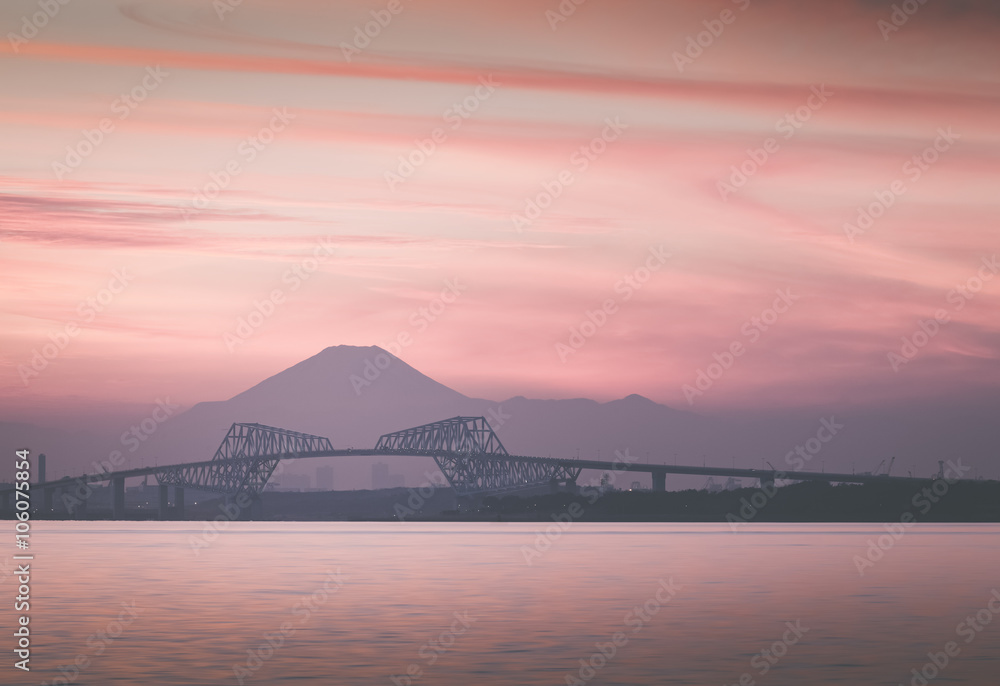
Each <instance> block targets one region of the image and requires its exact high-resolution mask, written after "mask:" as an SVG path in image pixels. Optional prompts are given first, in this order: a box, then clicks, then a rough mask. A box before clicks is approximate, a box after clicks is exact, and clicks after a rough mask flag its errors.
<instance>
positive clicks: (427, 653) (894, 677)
mask: <svg viewBox="0 0 1000 686" xmlns="http://www.w3.org/2000/svg"><path fill="white" fill-rule="evenodd" d="M33 526H34V528H33V532H32V548H33V549H32V551H31V552H33V553H34V554H35V555H36V559H35V560H34V562H33V566H32V578H31V583H32V607H31V624H30V627H31V629H32V660H31V665H32V667H33V669H32V671H31V673H30V675H25V673H24V672H20V671H18V670H15V669H13V668H12V659H11V658H10V652H9V651H8V650H7V649H6V648H5V650H4V653H5V655H7V657H6V658H5V662H4V664H3V665H2V667H0V683H3V684H11V685H19V684H40V683H43V682H46V681H49V682H52V680H54V679H57V678H58V677H59V676H60V672H59V671H58V669H57V668H58V667H59V666H63V667H65V668H66V669H65V670H64V672H63V674H64V675H66V676H65V679H66V680H65V681H61V680H58V679H57V680H56V681H55V682H54V683H75V684H93V685H95V686H108V685H117V684H212V685H215V684H237V683H239V682H238V680H237V678H236V675H235V674H234V665H239V666H241V668H242V670H245V671H243V672H241V676H242V677H243V681H244V683H246V684H296V685H298V684H336V685H353V684H392V683H394V682H393V680H392V679H391V677H392V676H395V677H396V681H395V683H399V684H406V683H412V684H426V685H428V686H432V685H452V684H454V685H462V686H467V685H469V684H511V685H518V686H525V685H534V684H566V683H567V679H566V677H567V675H570V676H571V677H572V678H571V682H572V683H587V684H628V685H633V684H699V685H701V684H710V685H713V686H717V685H720V684H725V685H727V686H728V685H729V684H736V683H739V680H740V678H741V676H742V675H747V676H744V677H743V678H744V684H746V685H749V684H750V683H753V684H754V685H755V686H756V685H758V684H776V685H780V684H887V685H889V684H892V685H895V684H900V683H903V684H908V685H909V684H910V683H911V679H912V673H911V671H910V670H911V669H914V668H916V669H918V670H919V669H921V668H923V667H924V665H925V664H926V663H928V656H927V654H928V652H929V651H930V652H940V651H942V650H943V649H944V647H945V645H946V643H948V642H949V641H955V642H956V643H957V644H958V648H959V651H960V652H959V653H958V655H957V656H956V657H949V658H948V664H947V665H946V666H944V667H943V668H942V669H940V673H939V674H938V675H937V677H936V678H934V679H933V680H932V682H931V683H934V684H937V683H943V684H976V685H977V686H978V685H984V686H985V685H991V686H992V685H994V684H997V683H998V682H1000V677H998V675H1000V621H996V622H993V623H991V624H988V625H977V626H979V628H980V629H981V631H977V630H974V629H972V628H966V629H965V635H959V634H958V633H957V632H956V628H957V627H959V625H960V623H961V622H963V621H964V620H965V618H966V617H967V616H969V615H973V616H974V615H975V614H976V612H977V611H981V613H980V617H981V619H984V618H987V617H988V616H992V612H991V611H990V610H989V609H986V608H988V602H989V600H990V597H991V593H992V591H993V589H996V588H1000V571H998V570H1000V545H998V541H1000V538H998V534H1000V526H998V525H993V524H990V525H917V526H915V527H914V528H912V529H910V530H908V531H907V532H906V533H905V535H903V537H902V538H901V539H899V540H898V541H896V542H894V544H893V547H891V548H890V549H889V550H887V551H886V552H884V555H883V557H882V558H881V559H880V560H878V561H877V562H876V563H875V564H874V565H873V566H871V567H866V568H865V569H864V572H865V573H864V576H862V575H860V574H859V572H858V569H857V565H856V562H855V560H854V556H856V555H861V556H864V555H865V554H866V548H867V541H868V540H869V539H872V538H877V537H878V536H879V535H882V534H885V529H884V528H883V526H882V525H875V524H871V525H869V524H863V525H858V524H849V525H845V524H791V525H790V524H774V525H759V526H753V527H746V528H744V529H742V530H740V531H739V532H737V533H733V532H731V531H730V530H729V527H728V526H727V525H718V524H583V523H575V524H573V525H572V526H571V528H570V529H569V530H568V531H566V532H565V533H558V534H557V533H556V531H557V530H556V529H555V528H553V529H552V532H553V533H552V534H551V535H549V536H548V537H544V538H543V539H542V540H541V541H539V537H538V532H540V531H544V529H545V524H544V523H542V524H505V523H495V524H481V523H472V524H466V523H441V524H416V523H342V522H330V523H326V522H324V523H271V522H268V523H256V522H237V523H231V524H230V525H229V526H228V528H227V529H226V530H224V531H222V532H221V533H219V534H218V536H217V537H216V538H215V539H214V540H213V541H211V542H210V543H208V544H207V547H203V548H199V549H198V551H197V554H196V552H195V550H194V549H193V548H192V545H191V542H192V540H193V539H194V538H195V537H198V536H201V535H202V534H203V528H204V523H195V522H148V523H147V522H143V523H131V522H130V523H122V522H35V523H34V524H33ZM882 542H883V544H884V545H886V546H887V547H888V544H889V539H888V538H885V539H883V541H882ZM536 543H538V547H537V548H536ZM546 543H548V544H550V545H549V547H548V549H547V550H545V551H544V552H541V553H540V555H538V556H537V557H535V556H533V555H532V556H531V558H532V559H531V562H532V564H531V565H528V564H526V562H525V557H526V552H539V550H540V549H541V548H544V547H545V544H546ZM10 547H11V549H12V548H13V545H12V543H11V546H10ZM11 552H13V550H11ZM671 580H672V582H673V586H675V587H676V589H675V590H673V591H671V590H668V587H669V586H670V583H671ZM15 591H16V589H15V582H14V578H13V577H12V576H5V578H4V579H3V581H2V582H0V593H2V594H4V595H5V596H7V597H8V598H11V599H12V598H13V596H14V595H15ZM658 591H659V597H660V601H657V600H655V598H656V595H657V592H658ZM671 593H673V595H672V597H671V595H670V594H671ZM647 601H648V603H649V604H648V606H647V609H648V610H649V612H648V613H647V612H646V611H645V610H642V608H641V606H643V605H644V604H646V603H647ZM123 604H124V605H123ZM637 606H639V608H640V611H641V613H642V614H637V613H636V612H635V608H636V607H637ZM126 607H128V608H130V609H126ZM993 607H994V609H996V610H1000V601H994V604H993ZM2 608H3V609H2V612H0V620H2V622H3V626H4V628H5V629H6V628H8V627H12V626H14V622H15V621H16V618H15V614H19V613H14V612H13V609H12V603H11V602H9V601H8V600H6V599H5V600H4V602H3V604H2ZM456 613H457V614H456ZM629 613H631V614H629ZM998 619H1000V618H998ZM283 625H284V627H285V629H284V635H282V634H283V630H282V626H283ZM966 626H967V625H966ZM790 627H795V628H796V630H793V629H792V628H790ZM101 631H104V634H103V635H102V634H100V633H99V632H101ZM616 632H621V633H620V634H619V635H618V641H619V645H617V646H615V645H614V640H615V634H616ZM5 633H6V631H5ZM265 634H267V635H269V636H270V637H271V641H272V643H274V644H276V645H277V647H276V648H272V647H271V646H270V645H268V643H267V641H266V639H265ZM969 634H971V642H969V643H966V638H968V637H969ZM6 635H7V636H8V637H9V636H10V634H9V633H6ZM6 642H7V643H9V644H11V645H10V647H13V643H12V639H11V638H7V639H6ZM776 642H777V645H774V644H775V643H776ZM597 643H600V644H609V643H610V646H607V645H606V646H605V648H604V651H605V652H607V653H609V654H610V653H611V651H612V650H614V655H613V656H611V657H610V658H609V659H605V657H604V656H603V655H602V654H601V653H600V652H598V648H597V647H595V644H597ZM445 645H447V647H445ZM772 649H773V650H774V652H775V654H777V653H781V657H780V658H778V657H773V656H771V657H770V660H769V659H768V657H765V656H762V655H760V651H762V650H772ZM248 651H253V652H255V653H256V655H254V656H253V657H251V655H250V654H248ZM78 656H80V662H79V664H81V665H85V666H83V667H79V671H75V670H74V669H73V668H68V666H69V665H71V664H73V662H74V660H76V659H77V658H78ZM261 657H263V658H265V659H260V658H261ZM581 659H582V660H584V661H585V662H586V661H590V662H591V664H592V665H594V666H596V668H595V667H592V666H590V665H588V666H587V667H581ZM940 659H941V658H939V660H940ZM772 662H773V664H771V663H772ZM764 667H767V671H766V673H764V674H762V673H761V672H762V670H763V669H764ZM408 669H409V670H411V673H412V674H414V675H417V674H419V675H418V676H411V677H410V681H409V682H408V681H407V679H406V678H404V676H405V675H406V674H407V670H408ZM931 669H937V668H934V667H933V666H932V667H931V668H929V670H928V674H931V671H930V670H931ZM590 670H593V671H590ZM25 676H30V678H25ZM71 677H72V678H73V680H72V681H70V680H69V679H70V678H71ZM574 678H575V679H578V680H579V681H574V680H573V679H574ZM916 683H920V682H919V681H917V682H916Z"/></svg>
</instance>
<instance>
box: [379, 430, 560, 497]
mask: <svg viewBox="0 0 1000 686" xmlns="http://www.w3.org/2000/svg"><path fill="white" fill-rule="evenodd" d="M375 450H376V451H379V452H384V453H387V454H406V455H427V456H429V457H432V458H433V459H434V462H435V463H436V464H437V466H438V468H439V469H440V470H441V472H442V473H443V474H444V476H445V478H446V479H448V483H449V484H451V487H452V488H453V489H454V490H455V493H456V494H457V495H460V496H471V495H479V494H482V493H503V492H509V491H518V490H524V489H530V488H534V487H543V486H544V487H551V486H556V485H569V484H575V483H576V479H577V477H578V476H579V475H580V469H578V468H575V467H573V466H571V465H568V464H567V463H566V462H565V461H560V460H551V459H545V458H537V457H523V456H518V455H511V454H510V453H508V452H507V449H506V448H505V447H504V445H503V443H502V442H501V441H500V438H499V437H498V436H497V435H496V433H495V432H494V431H493V427H491V426H490V425H489V422H487V421H486V418H485V417H452V418H451V419H445V420H442V421H439V422H431V423H430V424H423V425H421V426H416V427H413V428H410V429H403V430H402V431H395V432H393V433H388V434H383V435H382V436H381V437H380V438H379V439H378V443H377V444H376V445H375Z"/></svg>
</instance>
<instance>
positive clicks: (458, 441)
mask: <svg viewBox="0 0 1000 686" xmlns="http://www.w3.org/2000/svg"><path fill="white" fill-rule="evenodd" d="M395 455H405V456H414V457H417V456H423V457H430V458H432V459H433V460H434V462H435V463H436V464H437V466H438V468H439V469H440V470H441V472H442V473H443V474H444V476H445V478H446V479H447V480H448V483H449V485H450V486H451V488H452V489H453V490H454V491H455V493H456V494H457V495H458V496H463V497H471V496H480V495H496V494H503V493H512V492H518V491H526V490H532V489H538V488H549V489H558V488H568V489H572V488H574V487H575V486H576V482H577V479H578V478H579V476H580V472H582V471H583V470H584V469H594V470H599V471H605V472H609V471H616V472H621V471H628V472H645V473H649V474H650V475H651V476H652V481H653V490H654V491H665V490H666V477H667V474H683V475H700V476H713V477H714V476H719V477H740V478H750V479H756V480H758V481H759V483H760V484H761V485H762V486H768V485H770V486H773V485H774V482H775V480H777V479H790V480H794V481H826V482H830V483H859V484H863V483H886V482H889V481H912V482H916V481H924V480H925V479H914V478H908V477H893V476H888V475H884V474H877V475H873V474H837V473H827V472H806V471H796V472H788V473H786V472H782V471H778V470H774V469H770V470H764V469H743V468H735V467H733V468H726V467H705V466H702V467H697V466H685V465H681V466H678V465H666V464H650V463H641V462H638V461H637V460H635V459H634V458H632V459H629V458H628V456H627V451H626V455H625V456H622V455H620V454H619V456H618V459H616V460H613V461H612V460H581V459H569V458H552V457H534V456H529V455H511V454H510V453H508V451H507V449H506V448H505V447H504V445H503V443H501V441H500V438H499V437H498V436H497V435H496V433H495V432H494V431H493V428H492V427H491V426H490V425H489V423H488V422H487V420H486V419H485V418H484V417H452V418H450V419H445V420H442V421H437V422H431V423H429V424H423V425H421V426H416V427H413V428H409V429H403V430H402V431H396V432H393V433H388V434H383V435H382V436H381V437H380V438H379V440H378V442H377V443H376V444H375V447H374V448H371V449H360V450H358V449H354V448H348V449H337V448H334V447H333V445H332V444H331V442H330V439H328V438H325V437H323V436H315V435H312V434H306V433H300V432H296V431H288V430H286V429H280V428H276V427H272V426H265V425H263V424H244V423H236V424H233V425H232V426H231V427H230V429H229V432H228V433H227V434H226V437H225V438H224V439H223V440H222V443H221V444H220V445H219V448H218V449H217V450H216V451H215V454H214V455H213V456H212V459H210V460H205V461H201V462H188V463H183V464H175V465H167V466H158V467H142V468H137V469H126V470H119V471H114V472H111V471H104V472H99V473H91V474H85V475H83V476H80V477H77V478H75V479H70V478H68V477H64V478H63V479H61V480H58V481H44V480H43V481H42V482H39V483H34V484H31V491H32V501H33V502H37V501H36V500H35V496H36V495H37V494H39V493H41V495H42V500H43V508H44V510H45V511H51V510H52V503H53V498H54V497H55V496H56V495H57V494H61V493H66V492H69V491H76V492H79V491H81V490H82V491H83V492H84V493H86V491H87V488H88V486H89V484H92V483H110V484H111V486H112V501H113V508H112V509H113V516H114V518H115V519H122V518H124V514H125V480H126V479H129V478H135V477H149V476H153V477H155V478H156V481H157V483H158V484H159V493H158V495H159V513H160V517H161V518H163V519H166V518H167V513H168V505H169V491H168V489H169V488H171V487H172V488H174V511H175V516H177V517H178V518H183V512H184V490H185V489H192V490H198V491H208V492H212V493H219V494H222V495H224V496H229V497H236V496H240V495H243V496H248V497H250V498H253V499H256V498H257V497H258V496H259V495H260V493H261V492H262V491H263V490H264V487H265V486H266V485H267V482H268V479H269V478H270V477H271V475H272V473H273V472H274V470H275V468H276V467H277V465H278V463H279V462H280V461H281V460H288V459H303V458H318V457H362V456H395ZM60 492H61V493H60ZM13 494H14V489H13V488H7V489H4V490H0V498H2V509H3V510H4V511H8V510H10V500H11V497H12V496H13ZM88 495H89V494H88ZM74 497H75V498H76V499H77V500H80V501H82V505H83V507H84V508H85V506H86V496H84V497H82V498H80V497H79V495H76V496H74Z"/></svg>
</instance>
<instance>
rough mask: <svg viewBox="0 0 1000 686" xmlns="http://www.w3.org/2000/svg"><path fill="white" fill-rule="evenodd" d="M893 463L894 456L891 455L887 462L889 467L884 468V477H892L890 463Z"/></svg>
mask: <svg viewBox="0 0 1000 686" xmlns="http://www.w3.org/2000/svg"><path fill="white" fill-rule="evenodd" d="M895 461H896V456H895V455H893V456H892V459H891V460H889V466H888V467H886V468H885V475H886V476H891V475H892V463H893V462H895Z"/></svg>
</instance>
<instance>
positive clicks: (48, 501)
mask: <svg viewBox="0 0 1000 686" xmlns="http://www.w3.org/2000/svg"><path fill="white" fill-rule="evenodd" d="M53 496H55V489H54V488H46V489H43V491H42V512H46V513H48V512H52V498H53Z"/></svg>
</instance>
